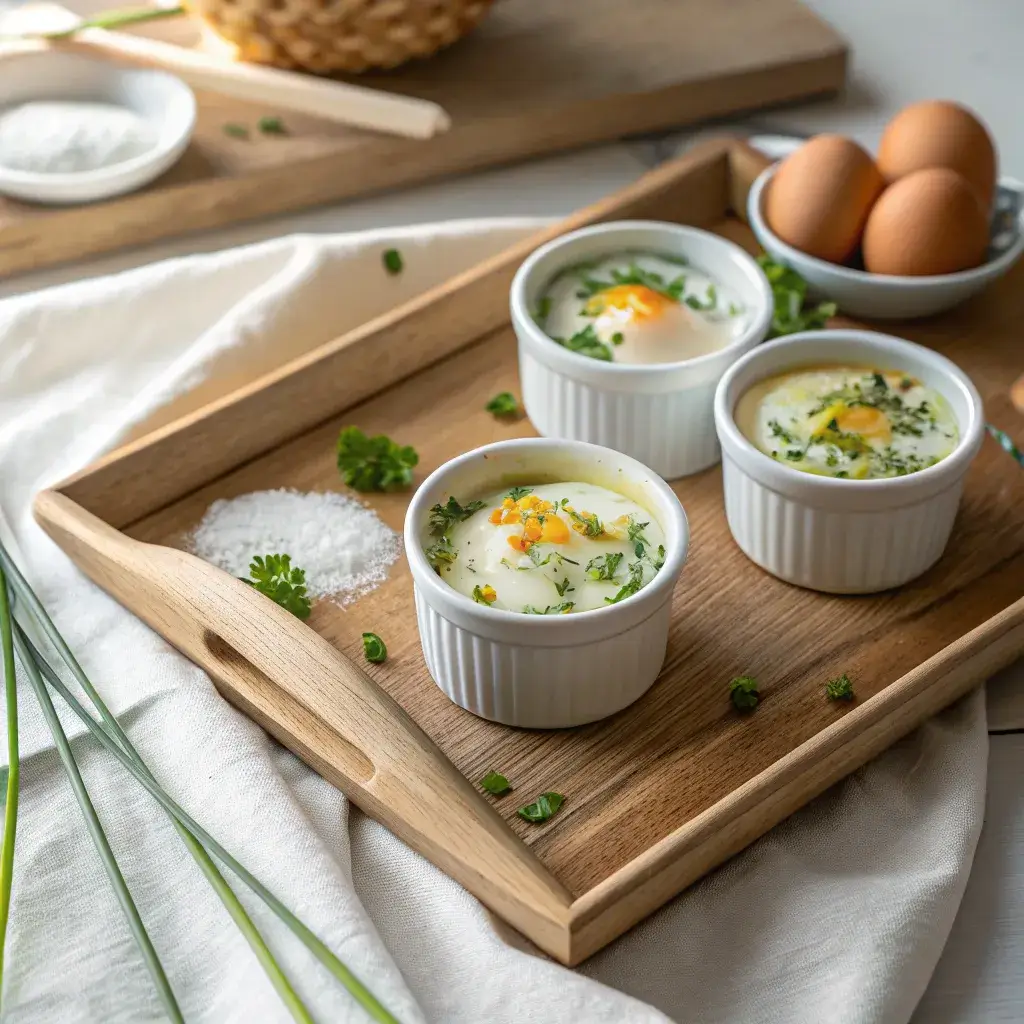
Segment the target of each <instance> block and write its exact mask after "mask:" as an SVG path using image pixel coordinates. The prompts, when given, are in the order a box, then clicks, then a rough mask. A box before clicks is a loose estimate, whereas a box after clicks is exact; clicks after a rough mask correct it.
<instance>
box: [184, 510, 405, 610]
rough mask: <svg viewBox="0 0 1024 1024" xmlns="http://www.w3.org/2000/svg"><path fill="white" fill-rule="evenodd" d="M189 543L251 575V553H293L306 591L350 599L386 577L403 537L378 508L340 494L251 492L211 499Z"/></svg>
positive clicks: (201, 553)
mask: <svg viewBox="0 0 1024 1024" xmlns="http://www.w3.org/2000/svg"><path fill="white" fill-rule="evenodd" d="M190 546H191V548H192V551H193V552H195V554H197V555H198V556H199V557H200V558H202V559H204V560H205V561H207V562H212V563H213V564H214V565H216V566H219V567H220V568H221V569H224V570H225V571H226V572H229V573H231V575H232V576H241V577H246V578H247V577H248V575H249V563H250V562H251V561H252V559H253V557H254V556H255V555H268V554H273V555H285V554H287V555H291V557H292V565H293V566H298V567H299V568H301V569H305V570H306V586H307V588H308V590H309V594H310V597H314V598H317V597H330V598H332V599H333V600H334V601H335V602H336V603H338V604H342V605H344V604H347V603H348V602H349V601H352V600H354V599H355V598H356V597H358V596H359V595H360V594H365V593H366V592H367V591H369V590H373V588H374V587H376V586H378V585H379V584H380V583H383V582H384V580H385V579H386V578H387V574H388V569H389V567H390V566H391V564H392V563H393V562H394V561H395V560H396V559H397V558H398V556H399V555H400V554H401V552H402V542H401V539H400V538H399V536H398V534H397V533H395V532H394V530H391V529H389V528H388V527H387V526H386V525H385V524H384V523H383V522H381V520H380V519H378V518H377V515H376V513H375V512H374V511H373V510H372V509H369V508H366V506H365V505H361V504H360V503H359V502H358V501H354V500H353V499H352V498H347V497H345V495H343V494H333V493H327V494H312V493H311V494H305V493H302V492H301V491H291V490H280V491H255V492H253V493H252V494H243V495H242V496H241V497H238V498H231V499H227V500H221V501H215V502H214V503H213V504H212V505H211V506H210V507H209V508H208V509H207V510H206V515H204V516H203V520H202V522H201V523H200V524H199V526H198V527H197V528H196V531H195V533H194V534H193V535H192V538H191V545H190Z"/></svg>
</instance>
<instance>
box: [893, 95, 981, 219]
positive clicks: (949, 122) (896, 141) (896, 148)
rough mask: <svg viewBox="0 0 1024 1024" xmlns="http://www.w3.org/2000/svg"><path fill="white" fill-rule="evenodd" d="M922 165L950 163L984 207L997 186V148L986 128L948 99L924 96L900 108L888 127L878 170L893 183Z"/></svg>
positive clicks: (950, 166) (933, 165) (951, 167)
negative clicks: (976, 194)
mask: <svg viewBox="0 0 1024 1024" xmlns="http://www.w3.org/2000/svg"><path fill="white" fill-rule="evenodd" d="M925 167H948V168H949V169H950V170H953V171H957V172H958V173H959V174H962V175H963V176H964V177H965V178H966V179H967V180H968V181H969V182H970V183H971V184H972V185H973V186H974V188H975V189H976V190H977V192H978V195H979V197H980V198H981V201H982V203H983V204H984V206H985V209H986V210H988V209H989V208H990V207H991V205H992V197H993V195H994V194H995V188H996V149H995V146H994V145H993V144H992V136H991V135H989V133H988V129H987V128H986V127H985V126H984V125H983V124H982V123H981V121H979V120H978V118H976V117H975V116H974V114H972V113H971V112H970V111H969V110H967V109H965V108H964V107H961V106H960V105H959V104H957V103H950V102H949V101H947V100H927V101H925V102H924V103H914V104H912V105H911V106H909V107H905V108H904V109H903V110H901V111H900V112H899V113H898V114H897V115H896V116H895V117H894V118H893V119H892V120H891V121H890V122H889V124H888V125H886V128H885V131H884V132H883V133H882V141H881V143H880V144H879V146H878V169H879V170H880V171H881V172H882V174H883V175H884V176H885V179H886V181H890V182H892V181H897V180H898V179H900V178H902V177H904V176H905V175H907V174H913V172H914V171H920V170H923V169H924V168H925Z"/></svg>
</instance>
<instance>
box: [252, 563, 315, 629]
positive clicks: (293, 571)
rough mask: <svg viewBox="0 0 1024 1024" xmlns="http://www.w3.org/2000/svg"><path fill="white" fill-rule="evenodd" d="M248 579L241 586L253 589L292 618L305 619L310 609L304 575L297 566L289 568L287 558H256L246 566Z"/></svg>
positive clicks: (302, 570)
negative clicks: (247, 567)
mask: <svg viewBox="0 0 1024 1024" xmlns="http://www.w3.org/2000/svg"><path fill="white" fill-rule="evenodd" d="M249 575H250V576H251V577H252V578H251V579H248V580H243V582H245V583H248V584H249V586H251V587H255V589H256V590H258V591H259V592H260V593H261V594H263V595H264V596H265V597H269V598H270V600H271V601H275V602H276V603H277V604H279V605H280V606H281V607H282V608H284V609H285V610H286V611H289V612H291V613H292V615H294V616H296V618H299V619H308V618H309V613H310V608H311V606H310V603H309V598H308V597H307V596H306V571H305V570H304V569H300V568H298V567H297V566H296V567H295V568H292V559H291V555H267V556H266V557H263V558H261V557H260V556H259V555H256V556H254V557H253V560H252V562H250V564H249Z"/></svg>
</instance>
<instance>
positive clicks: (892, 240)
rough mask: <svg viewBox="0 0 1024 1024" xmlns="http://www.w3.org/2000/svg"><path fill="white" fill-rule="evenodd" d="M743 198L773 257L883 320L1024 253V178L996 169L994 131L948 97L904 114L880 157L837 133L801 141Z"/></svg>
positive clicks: (940, 299)
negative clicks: (999, 173) (1000, 175)
mask: <svg viewBox="0 0 1024 1024" xmlns="http://www.w3.org/2000/svg"><path fill="white" fill-rule="evenodd" d="M747 205H748V209H747V213H748V219H749V221H750V225H751V228H752V229H753V231H754V234H755V235H756V236H757V240H758V241H759V242H760V243H761V245H762V246H764V248H765V250H767V252H768V253H769V254H770V255H771V256H772V258H773V259H775V260H777V261H778V262H780V263H784V264H786V265H787V266H790V267H792V268H793V269H794V270H795V271H797V273H799V274H800V275H801V276H803V277H804V278H805V279H806V280H807V282H808V284H809V285H810V287H811V289H812V291H814V292H815V293H817V294H819V295H821V296H823V297H826V298H828V299H831V300H833V301H834V302H836V303H837V304H838V305H839V308H840V310H842V311H843V312H845V313H848V314H850V315H852V316H862V317H867V318H871V319H876V320H908V319H912V318H915V317H923V316H930V315H932V314H935V313H940V312H943V311H944V310H947V309H951V308H952V307H953V306H956V305H958V304H959V303H961V302H963V301H964V300H965V299H967V298H969V297H970V296H972V295H974V294H976V293H977V292H979V291H981V290H982V289H983V288H985V287H986V286H987V285H988V284H989V283H990V282H991V281H993V280H995V279H996V278H998V277H1001V276H1002V275H1003V274H1005V273H1006V271H1007V270H1009V268H1010V267H1011V266H1012V265H1013V264H1014V263H1015V262H1016V260H1017V259H1018V257H1019V256H1020V255H1021V252H1022V251H1024V222H1022V215H1024V185H1022V184H1021V183H1020V182H1018V181H1016V180H1014V179H1012V178H1002V179H999V178H997V156H996V150H995V146H994V144H993V142H992V138H991V135H990V134H989V132H988V129H987V128H986V127H985V125H984V124H983V123H982V122H981V121H980V120H979V119H978V117H976V116H975V115H974V114H973V113H972V112H971V111H969V110H967V109H966V108H964V107H962V106H960V105H959V104H956V103H951V102H948V101H945V100H928V101H925V102H922V103H915V104H913V105H911V106H909V107H906V108H905V109H904V110H902V111H900V113H898V114H897V115H896V116H895V117H894V118H893V119H892V121H890V122H889V124H888V125H887V126H886V128H885V131H884V132H883V134H882V138H881V142H880V143H879V147H878V152H877V154H876V155H875V156H872V155H871V154H870V153H868V152H867V151H866V150H865V149H864V148H863V147H861V146H860V145H858V144H857V143H856V142H854V141H853V140H852V139H848V138H845V137H844V136H841V135H817V136H815V137H814V138H812V139H809V140H807V141H806V142H804V143H802V144H800V143H798V142H797V143H794V148H793V150H792V152H790V153H789V154H788V155H787V156H785V158H784V159H782V160H780V161H779V162H778V163H775V164H773V165H772V166H771V167H768V168H767V169H766V170H765V171H763V172H762V174H761V175H760V176H759V177H758V178H757V180H756V181H755V182H754V185H753V187H752V188H751V190H750V196H749V199H748V204H747Z"/></svg>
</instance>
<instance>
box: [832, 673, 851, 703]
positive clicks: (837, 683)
mask: <svg viewBox="0 0 1024 1024" xmlns="http://www.w3.org/2000/svg"><path fill="white" fill-rule="evenodd" d="M825 696H826V697H828V699H829V700H853V698H854V697H855V696H856V694H855V693H854V692H853V683H852V682H851V681H850V677H849V676H848V675H847V674H846V673H845V672H844V673H843V674H842V675H841V676H839V677H838V678H837V679H830V680H829V681H828V682H827V683H826V684H825Z"/></svg>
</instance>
